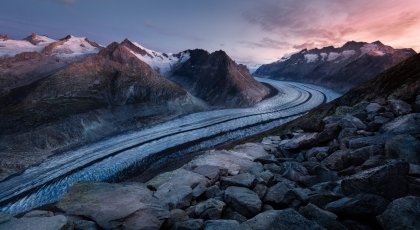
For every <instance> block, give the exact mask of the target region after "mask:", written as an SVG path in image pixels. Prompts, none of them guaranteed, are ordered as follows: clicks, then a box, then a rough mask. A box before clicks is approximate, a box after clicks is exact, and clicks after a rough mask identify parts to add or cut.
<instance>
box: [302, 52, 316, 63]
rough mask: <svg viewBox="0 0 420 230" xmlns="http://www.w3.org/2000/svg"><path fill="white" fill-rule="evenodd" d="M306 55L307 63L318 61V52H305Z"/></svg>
mask: <svg viewBox="0 0 420 230" xmlns="http://www.w3.org/2000/svg"><path fill="white" fill-rule="evenodd" d="M304 57H305V60H306V62H307V63H311V62H316V61H318V54H305V55H304Z"/></svg>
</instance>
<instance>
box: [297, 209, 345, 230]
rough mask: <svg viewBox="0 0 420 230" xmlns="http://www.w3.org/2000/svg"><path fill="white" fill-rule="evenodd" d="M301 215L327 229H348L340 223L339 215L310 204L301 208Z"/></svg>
mask: <svg viewBox="0 0 420 230" xmlns="http://www.w3.org/2000/svg"><path fill="white" fill-rule="evenodd" d="M299 213H300V214H302V215H303V216H304V217H306V218H307V219H309V220H313V221H316V222H317V223H318V224H319V225H321V226H323V227H325V228H327V229H343V230H344V229H346V227H344V226H343V225H342V224H340V222H338V220H337V215H335V214H334V213H332V212H329V211H327V210H324V209H321V208H319V207H318V206H316V205H314V204H311V203H309V204H308V205H306V206H304V207H301V208H300V209H299Z"/></svg>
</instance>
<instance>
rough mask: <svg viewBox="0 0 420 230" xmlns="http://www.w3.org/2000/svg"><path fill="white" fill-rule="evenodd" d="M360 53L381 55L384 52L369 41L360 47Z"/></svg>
mask: <svg viewBox="0 0 420 230" xmlns="http://www.w3.org/2000/svg"><path fill="white" fill-rule="evenodd" d="M360 51H361V52H362V54H361V55H364V54H368V55H372V56H383V55H385V53H384V52H383V51H382V50H381V49H380V47H379V46H378V45H377V44H373V43H369V44H366V45H364V46H362V47H361V48H360Z"/></svg>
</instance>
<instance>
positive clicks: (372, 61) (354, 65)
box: [255, 41, 416, 91]
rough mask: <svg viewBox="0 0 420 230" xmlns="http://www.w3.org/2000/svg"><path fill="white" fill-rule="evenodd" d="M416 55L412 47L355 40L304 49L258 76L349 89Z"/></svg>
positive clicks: (273, 64)
mask: <svg viewBox="0 0 420 230" xmlns="http://www.w3.org/2000/svg"><path fill="white" fill-rule="evenodd" d="M415 54H416V52H415V51H414V50H412V49H393V48H392V47H390V46H386V45H384V44H382V43H381V42H379V41H377V42H373V43H365V42H353V41H352V42H347V43H346V44H345V45H344V46H342V47H340V48H334V47H332V46H329V47H324V48H322V49H312V50H306V49H304V50H302V51H300V52H299V53H296V54H292V55H290V56H285V57H283V58H282V59H280V60H279V61H277V62H274V63H271V64H267V65H262V66H261V67H260V68H258V69H257V70H256V72H255V75H257V76H266V77H270V78H273V79H278V80H291V81H300V82H307V83H314V84H319V85H323V86H327V87H330V88H333V89H336V90H339V91H348V90H349V89H351V88H353V87H354V86H358V85H360V84H361V83H363V82H365V81H367V80H370V79H372V78H373V77H375V76H376V75H377V74H379V73H381V72H382V71H384V70H386V69H388V68H390V67H392V66H394V65H396V64H398V63H399V62H401V61H403V60H405V59H407V58H408V57H411V56H413V55H415Z"/></svg>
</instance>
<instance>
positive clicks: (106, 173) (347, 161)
mask: <svg viewBox="0 0 420 230" xmlns="http://www.w3.org/2000/svg"><path fill="white" fill-rule="evenodd" d="M419 63H420V57H419V54H417V53H416V52H415V51H414V50H412V49H394V48H392V47H390V46H387V45H384V44H382V43H381V42H379V41H376V42H373V43H366V42H354V41H351V42H347V43H346V44H345V45H343V46H342V47H339V48H335V47H332V46H331V47H325V48H321V49H313V50H307V49H304V50H302V51H300V52H297V53H294V54H291V55H287V56H285V57H283V58H281V59H280V60H278V61H276V62H274V63H271V64H265V65H262V66H261V67H259V68H258V69H257V70H256V71H255V73H253V74H251V73H250V72H249V70H248V68H247V66H245V65H242V64H238V63H236V62H235V61H234V60H233V59H232V58H231V57H229V56H228V54H226V53H225V52H224V51H222V50H219V51H215V52H212V53H209V52H208V51H206V50H202V49H191V50H185V51H183V52H180V53H177V54H168V53H162V52H157V51H154V50H151V49H148V48H145V47H143V46H142V45H140V44H138V43H136V42H133V41H131V40H129V39H125V40H123V41H122V42H120V43H118V42H113V43H111V44H109V45H107V46H101V45H99V44H97V43H95V42H93V41H90V40H89V39H87V38H81V37H75V36H71V35H69V36H66V37H64V38H62V39H58V40H55V39H52V38H49V37H48V36H41V35H37V34H32V35H30V36H28V37H26V38H24V39H21V40H17V39H12V38H10V37H8V36H6V35H1V36H0V105H1V107H0V116H1V119H0V157H1V162H0V217H1V218H0V229H19V228H24V226H33V227H34V229H36V228H39V229H41V228H44V227H45V229H227V228H233V229H282V228H283V229H284V228H290V229H377V228H383V229H397V228H398V227H402V228H407V229H415V228H416V227H418V226H420V223H419V222H418V220H417V219H416V218H417V217H418V215H419V214H420V208H419V207H420V200H419V194H420V182H419V181H420V170H419V168H420V166H419V164H420V152H419V151H420V140H419V138H420V127H419V124H420V117H419V112H420V77H419V74H420V69H419V66H420V64H419ZM232 143H234V144H232ZM221 145H223V148H228V149H227V150H224V149H221V147H220V146H221ZM398 212H404V214H405V217H406V218H400V217H398V214H397V213H398ZM413 227H414V228H413Z"/></svg>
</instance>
